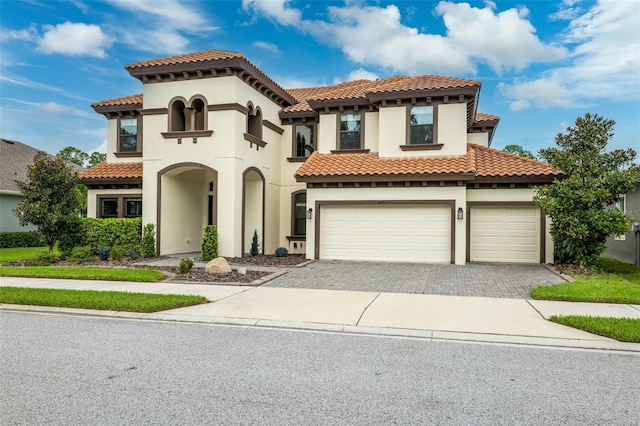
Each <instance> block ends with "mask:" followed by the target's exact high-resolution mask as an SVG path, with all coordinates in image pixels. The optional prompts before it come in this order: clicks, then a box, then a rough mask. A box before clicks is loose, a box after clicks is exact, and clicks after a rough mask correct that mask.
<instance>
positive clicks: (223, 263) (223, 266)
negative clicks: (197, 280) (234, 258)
mask: <svg viewBox="0 0 640 426" xmlns="http://www.w3.org/2000/svg"><path fill="white" fill-rule="evenodd" d="M204 270H205V271H207V272H208V273H209V274H226V273H229V272H231V267H230V266H229V262H227V259H225V258H224V257H216V258H215V259H213V260H210V261H209V263H207V266H205V268H204Z"/></svg>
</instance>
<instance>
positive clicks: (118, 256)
mask: <svg viewBox="0 0 640 426" xmlns="http://www.w3.org/2000/svg"><path fill="white" fill-rule="evenodd" d="M125 253H126V250H125V248H124V247H122V246H114V247H113V248H112V249H111V259H112V260H115V261H120V260H122V257H123V256H124V254H125Z"/></svg>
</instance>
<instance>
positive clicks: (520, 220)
mask: <svg viewBox="0 0 640 426" xmlns="http://www.w3.org/2000/svg"><path fill="white" fill-rule="evenodd" d="M470 225H471V226H470V227H471V229H470V231H471V235H470V238H471V247H470V249H471V253H470V260H471V261H472V262H473V261H476V262H513V263H540V210H538V209H537V208H536V207H532V206H531V207H529V206H523V207H520V206H478V207H472V208H471V224H470Z"/></svg>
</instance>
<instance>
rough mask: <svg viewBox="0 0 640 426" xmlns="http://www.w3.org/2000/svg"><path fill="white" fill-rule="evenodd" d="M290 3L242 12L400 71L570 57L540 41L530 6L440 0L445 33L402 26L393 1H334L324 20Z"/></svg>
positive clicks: (505, 66)
mask: <svg viewBox="0 0 640 426" xmlns="http://www.w3.org/2000/svg"><path fill="white" fill-rule="evenodd" d="M290 5H291V1H290V0H277V1H273V0H244V1H243V7H244V9H245V10H247V11H250V12H253V13H254V15H261V16H265V17H267V18H268V19H270V20H273V21H274V22H276V23H278V24H280V25H283V26H289V27H294V28H295V29H297V30H298V31H301V32H302V33H305V34H310V35H312V36H313V37H315V38H316V39H318V40H320V41H322V42H324V43H327V44H332V45H336V46H337V47H339V48H340V49H341V50H342V51H343V52H344V54H345V55H346V56H347V57H348V58H349V59H350V60H351V61H353V62H355V63H358V64H365V65H372V66H379V67H384V68H388V69H392V70H395V71H399V72H402V73H408V74H426V73H434V74H435V73H441V74H454V75H457V74H466V73H475V72H476V69H477V66H478V65H479V64H487V65H489V66H490V67H491V68H492V69H494V70H495V71H496V72H498V73H500V72H502V71H503V70H509V69H515V70H519V69H522V68H524V67H526V66H528V65H530V64H532V63H534V62H549V61H555V60H557V59H560V58H562V57H564V56H565V55H566V50H565V49H564V48H561V47H557V46H552V45H549V44H544V43H543V42H541V41H540V39H539V38H538V37H537V36H536V35H535V32H536V30H535V28H534V27H533V25H531V22H530V21H529V20H528V19H527V16H528V13H529V12H528V10H527V9H526V8H519V9H515V8H512V9H508V10H506V11H503V12H499V13H496V12H494V10H495V8H496V5H495V3H493V2H491V1H487V2H485V5H486V6H485V7H484V8H482V9H481V8H477V7H471V6H470V5H469V4H467V3H452V2H446V1H442V2H440V3H438V5H437V6H436V8H435V10H434V13H435V14H436V16H441V17H442V20H443V22H444V25H445V26H446V29H447V31H446V35H444V36H443V35H440V34H430V33H427V32H421V31H419V30H418V29H416V28H412V27H408V26H406V25H404V24H403V23H402V19H401V18H402V17H401V14H400V10H399V9H398V7H397V6H395V5H389V6H386V7H377V6H366V5H362V4H361V3H360V2H347V4H346V6H344V7H337V6H329V7H328V8H327V11H328V18H327V19H326V20H306V19H303V17H302V12H301V11H300V10H298V9H295V8H293V7H291V6H290ZM416 52H428V54H416Z"/></svg>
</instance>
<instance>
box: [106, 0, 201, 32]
mask: <svg viewBox="0 0 640 426" xmlns="http://www.w3.org/2000/svg"><path fill="white" fill-rule="evenodd" d="M109 3H110V4H112V5H113V6H117V7H120V8H122V9H125V10H129V11H132V12H136V13H140V14H143V15H145V16H147V17H149V16H153V17H156V18H160V19H162V20H163V21H165V22H166V23H169V24H170V25H171V27H172V28H181V29H188V28H193V27H194V26H195V27H196V28H199V29H202V26H203V25H206V22H205V20H204V18H203V17H202V15H201V14H200V13H198V12H197V11H196V10H194V9H190V8H189V7H188V6H187V4H188V2H181V1H177V0H163V1H162V3H160V4H159V3H158V1H157V0H109Z"/></svg>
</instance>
